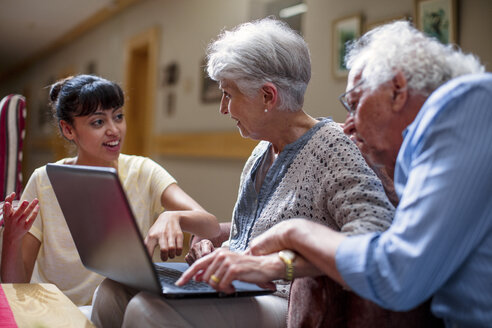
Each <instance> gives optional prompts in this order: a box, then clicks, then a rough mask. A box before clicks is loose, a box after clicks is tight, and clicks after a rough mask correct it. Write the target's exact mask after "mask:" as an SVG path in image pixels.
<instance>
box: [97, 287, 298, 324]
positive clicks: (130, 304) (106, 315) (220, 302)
mask: <svg viewBox="0 0 492 328" xmlns="http://www.w3.org/2000/svg"><path fill="white" fill-rule="evenodd" d="M94 297H95V300H94V303H93V304H94V306H93V310H92V322H94V324H96V326H97V327H103V328H111V327H228V328H229V327H230V328H234V327H237V328H240V327H254V328H260V327H269V328H270V327H286V321H287V303H288V302H287V300H286V299H283V298H281V297H277V296H273V295H266V296H257V297H238V298H222V299H215V298H203V299H181V300H170V299H165V298H163V297H160V296H158V295H154V294H151V293H147V292H139V291H137V290H135V289H132V288H130V287H126V286H123V285H121V284H119V283H117V282H114V281H112V280H109V279H106V280H104V281H103V282H102V284H101V285H100V286H99V288H98V290H97V291H96V294H95V295H94Z"/></svg>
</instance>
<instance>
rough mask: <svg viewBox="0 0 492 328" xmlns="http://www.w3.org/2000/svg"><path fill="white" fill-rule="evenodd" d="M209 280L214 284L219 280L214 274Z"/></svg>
mask: <svg viewBox="0 0 492 328" xmlns="http://www.w3.org/2000/svg"><path fill="white" fill-rule="evenodd" d="M210 279H212V281H213V282H215V283H216V284H218V283H219V282H220V278H219V277H217V276H216V275H214V274H213V275H211V276H210Z"/></svg>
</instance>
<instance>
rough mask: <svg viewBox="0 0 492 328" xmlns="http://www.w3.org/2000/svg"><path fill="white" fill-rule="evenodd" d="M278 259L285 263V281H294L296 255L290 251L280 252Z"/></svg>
mask: <svg viewBox="0 0 492 328" xmlns="http://www.w3.org/2000/svg"><path fill="white" fill-rule="evenodd" d="M278 257H279V258H280V259H281V260H282V262H284V263H285V280H287V281H292V279H293V278H294V260H295V259H296V253H294V252H293V251H291V250H289V249H284V250H283V251H280V252H278Z"/></svg>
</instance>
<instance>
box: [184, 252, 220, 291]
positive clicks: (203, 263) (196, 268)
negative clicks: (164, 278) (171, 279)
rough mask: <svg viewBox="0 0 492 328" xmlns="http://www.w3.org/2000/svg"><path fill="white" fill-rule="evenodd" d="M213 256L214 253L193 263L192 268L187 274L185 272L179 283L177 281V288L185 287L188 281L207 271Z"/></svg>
mask: <svg viewBox="0 0 492 328" xmlns="http://www.w3.org/2000/svg"><path fill="white" fill-rule="evenodd" d="M212 254H213V253H210V254H209V255H207V256H205V257H202V258H201V259H199V260H198V261H196V262H195V263H193V265H192V266H190V267H189V268H188V269H187V270H186V271H185V272H183V274H182V275H181V277H180V278H179V279H178V281H176V286H183V285H184V284H186V283H187V282H188V281H190V280H191V279H192V278H193V277H194V276H195V275H196V274H197V273H198V272H200V271H202V270H204V269H206V268H207V267H208V266H209V265H210V263H211V262H212V261H213V255H212Z"/></svg>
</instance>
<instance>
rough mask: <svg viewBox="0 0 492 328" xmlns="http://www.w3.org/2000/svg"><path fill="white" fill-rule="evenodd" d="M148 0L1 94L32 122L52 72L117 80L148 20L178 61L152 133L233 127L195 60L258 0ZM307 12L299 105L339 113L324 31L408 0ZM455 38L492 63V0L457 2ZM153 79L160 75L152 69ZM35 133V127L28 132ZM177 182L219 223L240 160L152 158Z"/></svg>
mask: <svg viewBox="0 0 492 328" xmlns="http://www.w3.org/2000/svg"><path fill="white" fill-rule="evenodd" d="M251 1H252V2H250V1H248V0H207V1H203V0H181V1H173V0H148V1H144V2H142V3H139V4H137V5H135V6H132V7H131V8H130V9H129V10H127V11H125V12H123V13H121V14H119V15H118V16H116V17H114V18H113V19H111V20H110V21H108V22H105V23H104V24H102V25H101V26H99V27H97V28H96V29H94V30H92V31H91V32H89V33H87V34H85V35H84V36H83V37H81V38H79V39H77V40H75V41H74V43H73V44H71V45H70V46H67V47H65V48H64V49H62V50H60V51H58V52H57V53H55V54H53V55H52V56H50V57H49V58H46V59H43V60H41V61H39V62H38V63H37V64H36V65H34V66H32V67H31V68H29V69H28V70H26V71H25V72H23V73H22V74H20V75H18V76H16V77H15V78H13V79H12V80H10V81H8V83H4V84H2V85H0V94H7V93H11V92H20V93H22V92H24V90H27V89H28V90H30V92H29V96H30V103H31V104H36V106H33V107H34V108H32V109H31V111H30V112H29V115H30V120H32V121H34V122H37V120H39V117H38V113H37V107H38V106H37V104H39V103H43V102H45V100H44V99H45V97H46V89H43V88H42V87H44V86H46V85H47V84H48V81H49V80H50V79H52V78H57V77H58V75H59V74H61V73H63V72H73V73H83V72H86V70H87V65H88V64H89V63H90V62H91V61H94V62H96V63H97V65H96V73H97V74H99V75H101V76H104V77H106V78H109V79H112V80H115V81H118V82H120V83H123V82H124V80H123V79H124V71H123V67H124V61H125V58H124V56H123V54H124V50H125V45H126V42H127V40H128V39H130V38H131V37H132V36H134V35H136V34H138V33H139V32H141V31H144V30H146V29H148V28H151V27H153V26H156V25H157V26H159V28H160V32H161V46H160V51H159V64H158V67H159V68H164V67H165V66H166V65H167V64H169V63H171V62H177V63H178V65H179V68H180V74H179V80H178V83H177V85H176V86H173V87H165V86H161V85H160V84H159V87H158V90H157V93H156V109H155V126H154V131H155V133H169V132H200V131H217V130H219V131H234V130H235V129H236V128H235V126H234V124H233V122H231V121H230V120H229V119H228V118H227V117H223V116H222V115H219V114H218V104H203V103H201V101H200V74H201V68H200V64H201V61H202V58H203V56H204V50H205V48H206V45H207V44H208V42H209V41H210V40H211V39H212V38H214V37H215V36H216V35H217V34H218V32H219V31H220V30H221V29H223V28H224V27H232V26H234V25H236V24H238V23H241V22H243V21H246V20H248V19H249V17H251V15H252V13H254V14H253V15H257V13H258V11H259V10H258V5H259V4H258V3H259V0H251ZM305 2H306V3H307V5H308V12H307V13H306V14H304V16H303V18H302V26H303V34H304V36H305V38H306V41H307V42H308V44H309V46H310V49H311V54H312V70H313V73H312V80H311V83H310V86H309V88H308V91H307V94H306V98H305V109H306V111H307V112H309V113H310V114H312V115H313V116H332V117H333V118H334V119H335V120H337V121H342V120H344V118H345V112H344V109H343V108H342V107H341V105H340V104H339V103H338V100H337V97H338V95H339V94H340V93H342V92H343V90H344V89H345V81H344V79H335V78H334V77H333V75H332V73H331V62H330V60H331V30H332V22H333V20H335V19H337V18H340V17H344V16H349V15H352V14H355V13H362V14H363V16H364V18H365V22H367V23H372V22H375V21H380V20H384V19H388V18H392V17H395V16H402V15H413V9H414V8H413V4H414V2H413V0H399V1H394V0H372V1H365V0H344V1H343V2H342V1H338V0H306V1H305ZM459 3H460V4H459V7H458V9H459V16H460V22H459V42H460V44H461V45H462V47H463V49H464V50H465V51H471V52H474V53H476V54H477V55H478V56H479V57H480V58H481V59H482V60H483V62H484V63H485V64H486V66H487V69H488V70H490V69H491V68H492V66H491V65H492V43H491V42H490V37H489V34H490V32H492V20H490V18H489V17H488V14H487V13H490V12H491V11H492V1H489V0H461V1H460V2H459ZM158 76H159V79H161V78H162V75H161V74H159V75H158ZM169 92H174V93H175V94H176V112H175V115H173V116H168V115H167V114H166V103H165V98H166V97H167V95H168V93H169ZM29 133H30V134H31V136H34V137H36V136H37V135H40V134H42V131H33V130H30V131H29ZM29 158H30V162H31V166H32V167H30V168H29V170H30V171H32V169H33V168H34V167H36V166H39V165H42V164H44V163H45V162H46V161H47V160H49V159H48V158H49V155H47V154H46V152H42V151H41V152H40V151H38V152H35V153H32V154H29ZM154 159H156V160H157V161H158V162H160V163H161V164H162V165H163V166H164V167H166V168H167V169H168V170H169V171H170V172H171V174H173V175H174V176H175V177H176V178H177V179H178V181H179V183H180V185H181V186H182V187H183V189H184V190H186V191H187V192H188V193H190V194H191V195H192V196H193V197H194V198H196V199H197V200H198V201H199V202H200V203H201V204H202V205H203V206H204V207H206V208H207V209H209V210H210V211H211V212H213V213H215V214H216V215H217V216H218V217H219V218H220V219H221V220H222V221H227V220H229V219H230V215H231V212H232V208H233V205H234V202H235V200H236V195H237V186H238V182H239V175H240V172H241V169H242V165H243V162H244V161H243V160H219V159H196V158H179V157H169V156H154Z"/></svg>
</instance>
